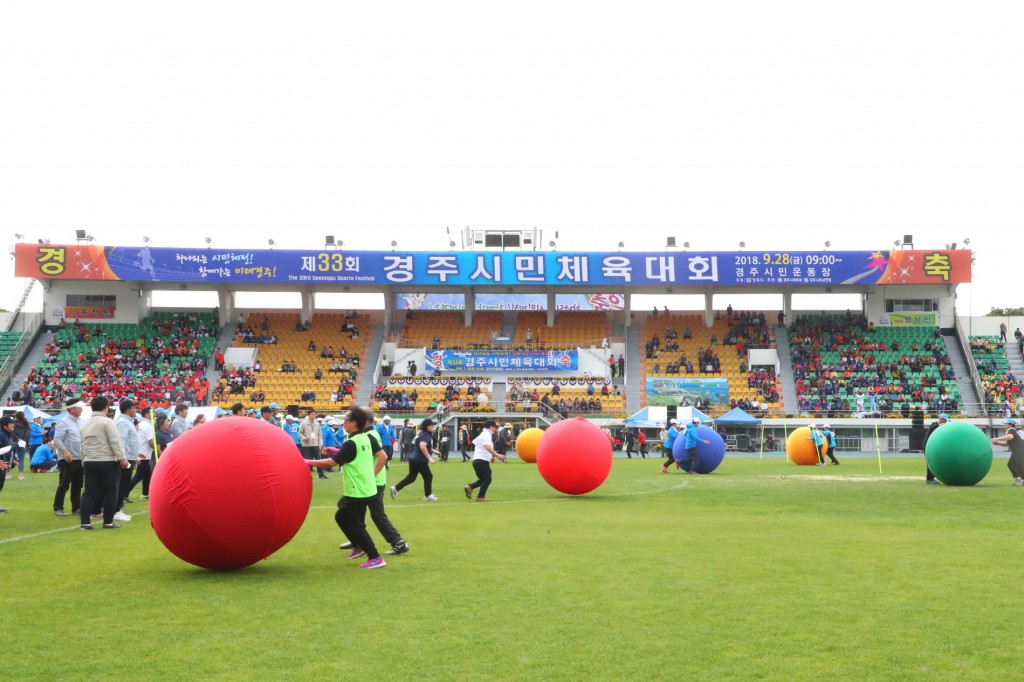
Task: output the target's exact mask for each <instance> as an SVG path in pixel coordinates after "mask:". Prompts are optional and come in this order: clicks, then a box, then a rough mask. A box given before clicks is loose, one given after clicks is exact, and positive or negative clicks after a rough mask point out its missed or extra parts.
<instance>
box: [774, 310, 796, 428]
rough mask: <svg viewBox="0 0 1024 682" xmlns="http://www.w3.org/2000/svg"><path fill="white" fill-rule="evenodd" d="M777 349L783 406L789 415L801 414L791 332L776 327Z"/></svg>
mask: <svg viewBox="0 0 1024 682" xmlns="http://www.w3.org/2000/svg"><path fill="white" fill-rule="evenodd" d="M775 348H776V350H777V351H778V354H779V383H780V384H781V387H782V404H783V406H784V409H785V410H786V412H787V413H789V414H796V413H797V412H799V406H798V404H797V399H796V379H795V378H794V377H793V354H792V353H791V352H790V350H789V330H788V329H786V328H785V327H782V326H778V327H775Z"/></svg>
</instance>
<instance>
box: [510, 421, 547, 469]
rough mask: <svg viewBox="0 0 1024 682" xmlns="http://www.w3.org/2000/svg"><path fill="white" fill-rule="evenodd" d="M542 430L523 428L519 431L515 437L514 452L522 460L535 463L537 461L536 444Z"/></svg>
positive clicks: (541, 434)
mask: <svg viewBox="0 0 1024 682" xmlns="http://www.w3.org/2000/svg"><path fill="white" fill-rule="evenodd" d="M543 435H544V431H543V430H542V429H538V428H532V429H524V430H522V431H520V432H519V437H518V438H516V454H517V455H519V459H521V460H523V461H524V462H531V463H535V462H536V461H537V446H538V445H539V444H540V438H541V436H543Z"/></svg>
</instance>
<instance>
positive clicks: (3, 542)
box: [0, 511, 149, 545]
mask: <svg viewBox="0 0 1024 682" xmlns="http://www.w3.org/2000/svg"><path fill="white" fill-rule="evenodd" d="M147 514H149V512H148V511H140V512H136V513H135V514H132V515H131V517H132V520H134V519H135V517H137V516H145V515H147ZM68 516H71V515H70V514H68ZM72 518H74V517H72ZM80 526H81V524H75V525H74V526H67V527H66V528H54V529H53V530H44V531H40V532H38V533H29V534H28V535H18V536H17V537H13V538H7V539H6V540H0V545H6V544H7V543H8V542H19V541H21V540H31V539H32V538H38V537H42V536H44V535H52V534H54V533H63V532H64V531H68V530H78V529H79V527H80ZM99 530H103V529H102V528H101V529H99Z"/></svg>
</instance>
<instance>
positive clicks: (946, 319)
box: [864, 285, 999, 328]
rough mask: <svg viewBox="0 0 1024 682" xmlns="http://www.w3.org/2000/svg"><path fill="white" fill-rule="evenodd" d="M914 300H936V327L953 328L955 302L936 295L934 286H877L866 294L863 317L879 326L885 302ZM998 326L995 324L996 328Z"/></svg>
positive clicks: (950, 298)
mask: <svg viewBox="0 0 1024 682" xmlns="http://www.w3.org/2000/svg"><path fill="white" fill-rule="evenodd" d="M914 298H937V299H938V300H939V310H938V313H937V320H938V325H939V326H940V327H943V328H946V327H952V326H953V314H954V311H953V305H954V303H955V300H954V298H953V297H952V296H949V295H945V294H944V295H939V294H936V292H935V288H934V286H916V287H915V286H897V285H890V286H879V287H876V288H875V290H874V291H873V292H872V293H870V294H868V299H867V303H866V304H865V308H864V315H865V316H866V317H867V318H868V322H874V323H875V325H876V326H877V325H879V324H881V320H882V316H883V315H885V314H886V313H885V302H886V300H905V299H914ZM998 326H999V325H998V324H997V325H996V327H998Z"/></svg>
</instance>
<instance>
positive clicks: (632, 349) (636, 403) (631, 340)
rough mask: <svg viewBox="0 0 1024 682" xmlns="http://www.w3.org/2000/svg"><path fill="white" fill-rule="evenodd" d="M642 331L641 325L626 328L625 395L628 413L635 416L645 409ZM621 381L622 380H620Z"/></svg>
mask: <svg viewBox="0 0 1024 682" xmlns="http://www.w3.org/2000/svg"><path fill="white" fill-rule="evenodd" d="M641 332H642V329H641V328H640V326H639V325H636V324H631V325H630V326H629V327H627V328H626V352H625V354H624V357H625V360H626V386H625V389H624V390H623V393H624V394H625V395H626V412H628V413H629V414H633V413H634V412H637V411H638V410H640V409H642V408H643V405H642V404H641V402H642V400H643V394H642V389H643V382H644V376H643V369H642V367H643V363H642V362H641V359H642V358H643V353H644V351H643V350H641V348H642V344H641V343H640V334H641ZM619 381H621V379H619Z"/></svg>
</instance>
